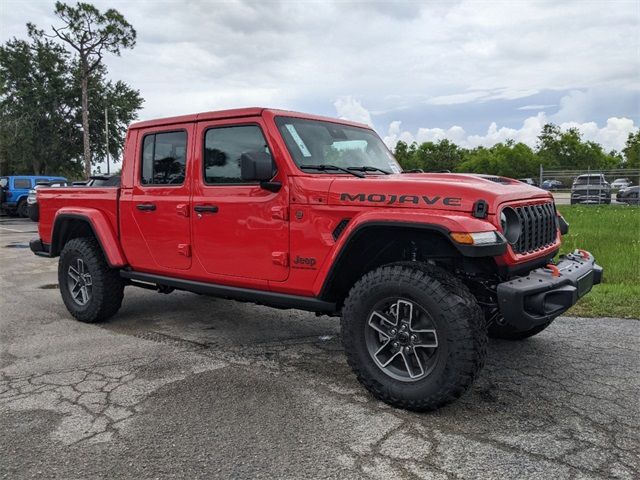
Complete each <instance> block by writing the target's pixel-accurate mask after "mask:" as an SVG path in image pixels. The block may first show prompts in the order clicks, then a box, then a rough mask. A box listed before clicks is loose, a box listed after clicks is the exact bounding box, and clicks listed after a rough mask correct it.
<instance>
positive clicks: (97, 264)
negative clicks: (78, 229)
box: [58, 237, 124, 323]
mask: <svg viewBox="0 0 640 480" xmlns="http://www.w3.org/2000/svg"><path fill="white" fill-rule="evenodd" d="M78 259H81V260H82V261H83V262H84V265H85V266H86V270H87V271H88V273H89V274H90V275H91V294H90V296H89V300H88V302H87V303H86V304H85V305H79V304H78V302H76V301H75V300H74V298H73V296H72V293H71V290H70V287H69V281H68V271H69V266H75V265H76V262H77V260H78ZM58 284H59V286H60V293H61V294H62V300H63V301H64V304H65V306H66V307H67V310H69V313H71V315H73V316H74V317H75V318H76V319H77V320H79V321H81V322H86V323H95V322H100V321H104V320H106V319H108V318H109V317H112V316H113V315H115V314H116V312H117V311H118V310H119V309H120V306H121V305H122V298H123V297H124V281H123V279H122V278H121V277H120V274H119V272H118V270H115V269H113V268H110V267H109V265H108V264H107V261H106V260H105V257H104V254H103V253H102V249H101V248H100V245H99V244H98V242H97V241H96V239H95V238H93V237H80V238H73V239H71V240H69V241H68V242H67V243H66V244H65V246H64V248H63V249H62V252H61V253H60V261H59V262H58Z"/></svg>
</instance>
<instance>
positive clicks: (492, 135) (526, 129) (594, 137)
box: [383, 112, 638, 150]
mask: <svg viewBox="0 0 640 480" xmlns="http://www.w3.org/2000/svg"><path fill="white" fill-rule="evenodd" d="M549 122H550V120H549V118H547V116H546V115H545V114H544V113H543V112H541V113H538V115H536V116H535V117H529V118H527V119H526V120H525V121H524V122H523V124H522V126H521V127H520V128H507V127H498V125H497V124H496V122H492V123H491V124H490V125H489V128H488V129H487V133H486V134H484V135H470V134H467V132H465V130H464V129H463V128H462V127H460V126H456V125H454V126H453V127H450V128H448V129H442V128H420V129H418V130H417V132H416V133H415V134H414V133H412V132H409V131H406V130H405V131H403V130H402V129H401V122H400V121H394V122H391V124H390V125H389V129H388V131H387V134H386V135H385V136H384V137H383V140H384V141H385V143H386V144H387V145H388V146H389V147H392V148H393V147H394V146H395V144H396V143H397V142H398V140H402V141H405V142H407V143H411V142H414V141H416V142H418V143H422V142H428V141H431V142H437V141H439V140H442V139H445V138H446V139H448V140H451V141H452V142H454V143H456V144H458V145H460V146H462V147H467V148H474V147H478V146H484V147H490V146H492V145H495V144H496V143H499V142H505V141H506V140H514V141H516V142H522V143H525V144H527V145H529V146H531V147H534V146H535V145H536V142H537V139H538V135H540V132H541V130H542V127H543V126H544V125H545V124H546V123H549ZM559 126H560V128H562V129H568V128H577V129H578V130H579V131H580V133H581V134H582V138H583V139H584V140H590V141H594V142H597V143H599V144H601V145H602V146H603V147H604V149H605V150H620V149H622V148H623V147H624V144H625V142H626V140H627V137H628V136H629V133H631V132H633V131H635V130H636V129H637V128H638V126H637V125H635V124H634V122H633V120H631V119H629V118H617V117H611V118H609V119H608V120H607V122H606V124H605V125H604V126H603V127H599V126H598V125H597V124H596V123H595V122H584V123H579V122H563V123H560V125H559Z"/></svg>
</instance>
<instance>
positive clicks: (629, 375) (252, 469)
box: [0, 217, 640, 479]
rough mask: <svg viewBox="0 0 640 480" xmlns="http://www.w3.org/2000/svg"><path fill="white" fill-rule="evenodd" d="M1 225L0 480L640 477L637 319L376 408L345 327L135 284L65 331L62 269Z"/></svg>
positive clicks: (31, 227) (592, 323)
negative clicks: (453, 388) (425, 399)
mask: <svg viewBox="0 0 640 480" xmlns="http://www.w3.org/2000/svg"><path fill="white" fill-rule="evenodd" d="M35 230H36V227H35V224H34V223H31V222H29V221H28V220H17V219H9V218H6V217H2V218H0V271H1V272H2V273H1V275H0V477H2V478H11V479H14V478H32V477H37V478H65V479H72V478H73V479H75V478H144V479H146V478H249V477H251V478H291V479H294V478H295V479H301V478H341V479H342V478H349V479H357V478H384V479H387V478H397V479H400V478H425V479H449V478H478V479H480V478H481V479H487V478H504V479H514V478H518V479H527V478H531V479H539V478H553V479H565V478H585V479H590V478H593V479H597V478H628V479H634V478H635V479H637V478H640V473H639V471H640V428H639V427H640V411H639V406H638V404H639V402H638V399H639V398H640V356H639V351H640V341H639V340H640V333H639V326H640V323H638V322H637V321H634V320H620V319H613V318H608V319H585V318H560V319H558V320H556V322H554V324H553V325H552V326H551V327H549V328H548V329H547V330H546V331H545V332H543V333H542V334H540V335H538V336H537V337H534V338H532V339H530V340H528V341H524V342H516V343H512V342H504V341H492V342H491V343H490V353H489V357H488V361H487V365H486V367H485V368H484V370H483V372H482V374H481V376H480V378H479V380H478V381H477V383H476V384H475V386H474V387H473V388H472V389H471V391H470V392H468V393H467V394H466V395H465V396H464V397H463V398H462V399H461V400H459V401H458V402H456V403H455V404H453V405H450V406H448V407H446V408H443V409H441V410H439V411H437V412H434V413H428V414H416V413H411V412H406V411H402V410H396V409H393V408H391V407H388V406H387V405H385V404H383V403H381V402H379V401H377V400H375V399H373V398H372V397H371V396H370V395H369V394H368V393H367V392H366V391H365V390H364V389H363V388H361V387H360V385H359V384H358V383H357V382H356V380H355V378H354V376H353V375H352V373H351V371H350V369H349V368H348V366H347V364H346V362H345V360H344V355H343V352H342V347H341V344H340V338H339V335H340V334H339V324H338V320H337V319H332V318H328V317H320V318H317V317H315V316H314V315H313V314H308V313H304V312H299V311H293V310H288V311H279V310H273V309H269V308H265V307H258V306H254V305H248V304H241V303H237V302H233V301H227V300H219V299H213V298H208V297H203V296H198V295H194V294H189V293H179V292H176V293H173V294H171V295H162V294H158V293H154V292H150V291H146V290H141V289H134V288H128V289H127V291H126V293H125V301H124V305H123V308H122V309H121V311H120V313H119V314H118V315H117V316H116V317H115V318H114V319H112V320H111V321H110V322H109V323H106V324H102V325H85V324H82V323H79V322H76V321H74V320H72V319H71V317H70V315H69V314H68V313H67V311H66V310H65V308H64V306H63V304H62V301H61V299H60V296H59V292H58V290H57V285H56V268H57V264H56V261H55V260H49V259H43V258H38V257H35V256H34V255H32V254H31V252H30V251H29V250H28V248H26V245H27V243H28V240H29V239H30V238H32V237H33V236H35Z"/></svg>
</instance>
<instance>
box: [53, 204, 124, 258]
mask: <svg viewBox="0 0 640 480" xmlns="http://www.w3.org/2000/svg"><path fill="white" fill-rule="evenodd" d="M76 222H84V223H86V224H87V225H88V226H89V228H90V229H91V231H92V232H93V235H94V236H95V237H96V240H98V243H99V244H100V247H101V248H102V252H103V253H104V256H105V258H106V260H107V263H108V264H109V266H110V267H116V268H117V267H124V266H125V265H127V263H128V262H127V259H126V257H125V256H124V253H123V252H122V249H121V248H120V242H119V239H118V236H117V235H116V232H115V231H114V230H113V228H112V227H111V224H110V223H109V220H108V219H107V217H106V216H105V215H104V214H103V213H102V212H100V211H99V210H96V209H93V208H83V209H78V208H73V209H68V210H67V209H64V208H61V209H60V210H58V212H56V216H55V219H54V221H53V231H52V234H51V250H50V251H51V256H52V257H56V256H58V255H60V252H61V251H62V248H63V247H64V243H65V241H66V240H67V238H69V237H68V233H69V229H70V228H71V227H72V226H73V225H74V224H76Z"/></svg>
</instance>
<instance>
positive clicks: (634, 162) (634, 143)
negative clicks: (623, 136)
mask: <svg viewBox="0 0 640 480" xmlns="http://www.w3.org/2000/svg"><path fill="white" fill-rule="evenodd" d="M622 154H623V155H624V166H625V168H640V129H638V130H636V131H635V132H631V133H630V134H629V136H628V137H627V142H626V144H625V146H624V148H623V149H622Z"/></svg>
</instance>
